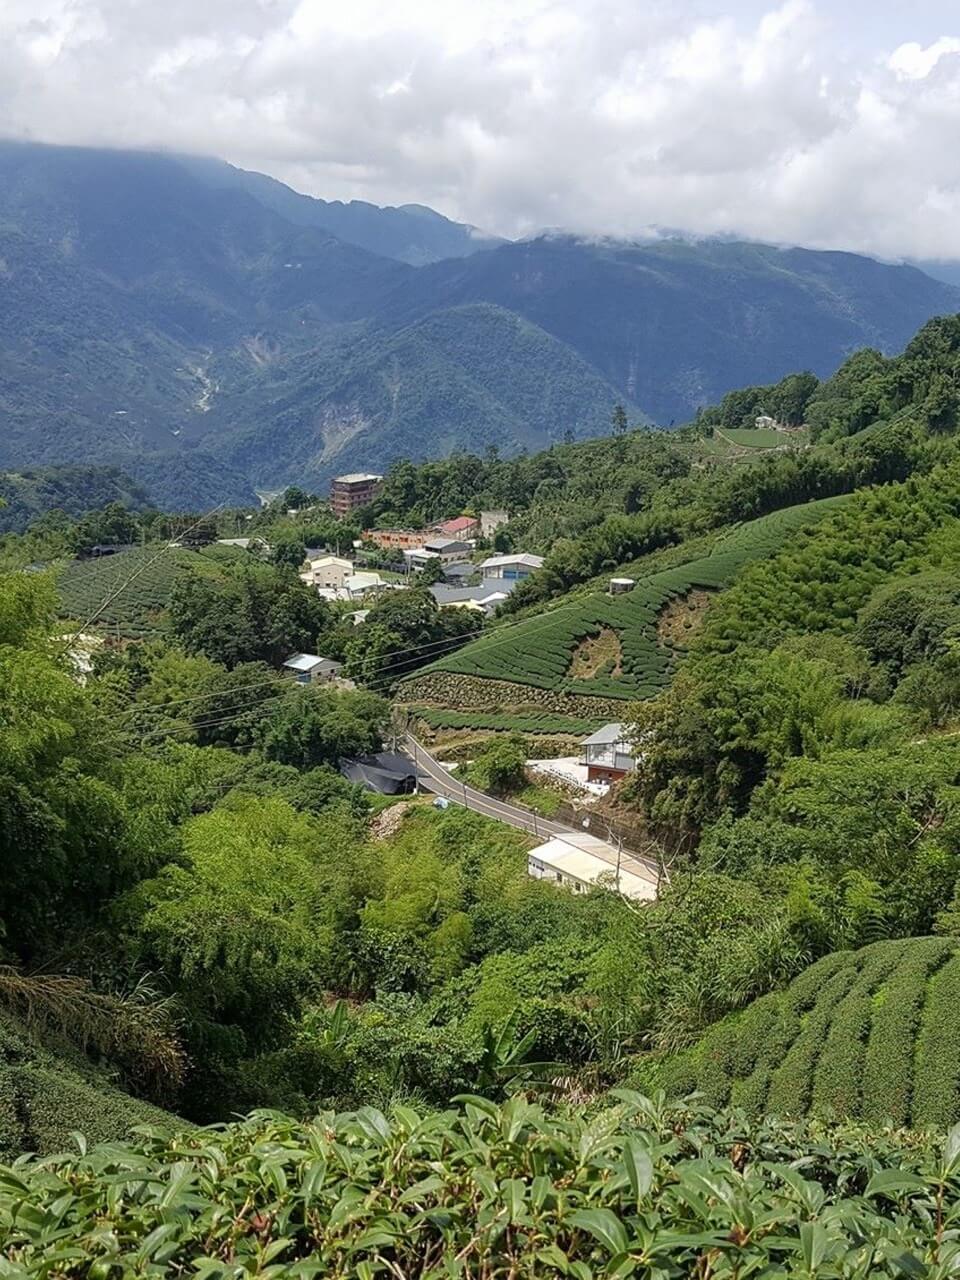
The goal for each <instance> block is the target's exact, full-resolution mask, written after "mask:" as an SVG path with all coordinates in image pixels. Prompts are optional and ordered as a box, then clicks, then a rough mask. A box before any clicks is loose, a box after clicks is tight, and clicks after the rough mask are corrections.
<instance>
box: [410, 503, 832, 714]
mask: <svg viewBox="0 0 960 1280" xmlns="http://www.w3.org/2000/svg"><path fill="white" fill-rule="evenodd" d="M842 501H843V499H836V498H829V499H825V500H824V501H822V502H814V503H807V504H805V505H803V506H799V507H791V508H788V509H787V510H784V511H777V512H774V513H773V514H772V515H769V516H763V517H761V518H760V519H758V520H753V521H751V522H750V523H749V524H745V525H741V526H739V527H738V528H737V529H736V530H733V531H732V532H731V533H730V534H728V535H727V536H726V537H724V538H723V539H722V540H721V541H720V542H719V543H718V545H717V546H716V547H715V549H714V550H713V551H712V552H711V554H710V555H708V556H703V557H701V558H700V559H698V560H692V561H690V562H688V563H687V564H682V565H678V566H676V567H674V568H672V569H664V570H661V571H660V572H659V573H654V574H651V575H650V576H649V577H647V578H645V579H643V580H641V581H640V582H638V583H637V585H636V586H635V587H634V589H633V590H632V591H630V592H627V593H626V594H624V595H621V596H615V597H611V596H608V595H606V594H605V593H601V592H595V593H593V594H591V595H588V596H583V597H580V598H577V599H574V600H571V601H570V602H569V603H567V604H564V605H561V606H560V607H559V608H557V609H555V610H553V611H552V612H550V613H547V614H543V615H541V616H539V617H536V618H529V619H526V620H525V621H523V622H520V623H515V624H512V625H507V626H504V627H500V628H496V629H494V630H493V631H491V632H490V633H489V635H486V636H482V637H480V639H478V640H476V641H475V642H474V643H473V644H471V645H467V646H466V647H465V648H463V649H461V650H459V651H458V652H457V653H454V654H450V655H448V656H446V657H444V658H443V659H441V660H440V661H439V662H437V663H435V664H434V665H433V666H432V667H430V668H429V670H431V671H449V672H456V673H459V674H462V675H468V676H478V677H480V678H482V679H491V680H504V679H506V680H509V681H511V682H513V683H516V684H521V685H532V686H535V687H538V688H544V689H555V690H559V691H569V692H571V693H578V694H587V695H590V696H595V697H601V698H614V699H617V698H619V699H629V698H647V697H653V696H655V695H656V693H657V692H658V691H659V690H660V689H662V688H663V687H664V685H665V684H666V682H667V679H668V677H669V673H670V668H671V664H672V661H673V657H674V655H673V653H672V652H671V650H669V649H667V648H665V647H664V646H663V645H661V644H660V643H659V641H658V638H657V630H656V627H657V619H658V617H659V615H660V613H661V612H662V610H663V608H664V607H665V606H666V605H667V604H668V603H669V602H670V601H671V600H673V599H676V598H677V597H682V596H685V595H687V594H688V593H689V592H690V591H692V590H694V589H696V588H705V589H718V588H720V587H723V586H726V585H727V584H728V583H730V582H731V581H732V580H733V578H734V577H735V576H736V574H737V573H738V572H739V570H740V569H741V568H742V567H743V566H744V565H746V564H748V563H749V562H751V561H752V560H755V559H758V558H760V557H762V556H766V555H769V554H771V553H772V552H774V551H776V550H778V549H779V548H780V547H781V546H782V545H783V543H784V542H785V540H786V539H787V538H788V537H789V536H790V535H791V534H792V533H793V532H794V531H795V530H796V529H798V528H801V527H803V526H804V525H806V524H810V523H812V522H815V521H816V520H818V519H820V518H822V517H823V516H825V515H827V514H829V512H831V511H832V510H834V509H835V508H836V507H837V506H838V505H839V504H840V502H842ZM602 630H613V631H615V632H616V633H617V636H618V637H619V640H620V647H621V655H622V657H621V666H622V674H620V675H616V676H614V675H612V674H598V675H596V676H594V677H592V678H585V679H584V678H579V677H572V676H570V675H569V674H568V673H569V669H570V664H571V660H572V657H573V654H574V651H575V649H576V647H577V645H578V644H579V643H581V641H583V640H585V639H588V638H589V637H592V636H598V635H599V634H600V632H601V631H602Z"/></svg>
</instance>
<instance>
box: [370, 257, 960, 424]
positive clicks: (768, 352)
mask: <svg viewBox="0 0 960 1280" xmlns="http://www.w3.org/2000/svg"><path fill="white" fill-rule="evenodd" d="M478 301H484V302H495V303H497V304H498V305H499V306H502V307H507V308H509V309H511V310H514V311H517V312H519V313H520V314H521V315H523V316H525V317H526V318H527V319H528V320H531V321H532V322H533V323H534V324H538V325H540V326H541V327H542V328H544V329H546V330H547V332H548V333H552V334H553V335H554V336H555V337H557V338H559V339H560V340H561V341H563V342H566V343H567V344H569V345H570V346H571V347H573V349H574V350H575V351H578V352H579V353H580V355H582V356H583V357H584V359H586V360H588V361H590V363H592V364H593V365H595V366H596V368H597V369H599V370H600V372H601V373H603V375H604V376H605V377H606V378H608V379H609V380H610V382H612V383H613V385H614V386H615V387H617V388H619V390H620V391H621V392H622V393H623V394H624V395H626V396H629V397H630V399H632V400H633V401H634V402H635V403H637V404H640V405H642V406H643V407H644V409H646V411H647V412H648V413H650V414H651V416H652V417H653V418H654V419H655V420H656V421H657V422H659V423H661V424H668V423H670V422H673V421H676V422H681V421H686V420H688V419H689V418H691V417H693V414H694V412H695V411H696V409H697V408H698V407H699V406H700V405H703V404H706V403H710V402H712V401H715V400H718V399H719V398H720V397H721V396H722V395H723V394H724V393H725V392H726V391H729V390H730V389H731V388H732V387H738V386H743V385H747V384H753V383H758V382H760V383H762V382H770V381H773V380H775V379H777V378H779V377H781V376H783V375H784V374H786V373H789V372H793V371H794V370H797V369H812V370H813V371H814V372H815V373H817V374H818V375H820V376H825V375H826V374H829V373H831V372H832V371H833V370H834V369H835V368H836V366H837V365H838V364H839V362H840V360H841V359H842V358H843V356H844V355H845V354H848V353H849V352H850V351H852V350H853V349H854V348H856V347H860V346H864V345H868V346H876V347H879V348H880V349H881V350H884V351H894V350H899V348H900V347H902V346H903V344H904V343H905V342H906V341H907V340H908V339H909V338H910V336H911V335H912V334H913V333H914V331H915V330H916V329H917V328H918V327H919V325H921V324H922V323H923V322H924V320H926V319H928V318H929V317H930V316H932V315H935V314H938V313H942V312H950V311H956V310H957V309H958V306H960V292H958V291H957V290H955V289H953V288H951V287H950V286H949V285H946V284H943V283H942V282H940V281H935V280H931V279H930V278H929V277H928V276H925V275H924V274H923V273H922V272H920V271H917V270H916V269H915V268H912V267H902V266H901V267H898V266H889V265H886V264H884V263H879V262H875V261H874V260H873V259H870V258H864V257H860V256H858V255H856V254H850V253H822V252H813V251H810V250H804V249H777V248H775V247H773V246H770V245H760V244H742V243H730V242H722V241H700V242H689V241H683V240H664V241H658V242H653V243H647V244H624V243H617V242H600V243H598V242H594V241H589V242H588V241H583V240H577V239H574V238H572V237H564V236H552V237H542V238H540V239H538V240H533V241H528V242H524V243H518V244H507V245H503V246H501V247H500V248H498V249H495V250H492V251H490V252H487V253H481V254H476V255H474V256H473V257H472V258H469V259H465V260H463V261H455V262H443V263H438V264H437V265H435V266H431V267H427V268H425V269H424V270H423V271H420V272H418V273H417V274H416V276H414V277H412V278H411V279H410V280H408V281H404V283H403V286H402V288H400V289H399V290H398V291H397V292H396V294H395V295H394V296H393V297H392V298H391V299H390V301H389V303H388V304H387V307H386V309H385V310H386V312H387V314H389V315H391V316H392V317H394V318H395V319H398V320H399V319H410V318H411V317H412V316H414V315H416V314H417V313H418V310H426V309H431V310H432V309H434V308H436V307H437V305H438V304H459V303H464V302H478Z"/></svg>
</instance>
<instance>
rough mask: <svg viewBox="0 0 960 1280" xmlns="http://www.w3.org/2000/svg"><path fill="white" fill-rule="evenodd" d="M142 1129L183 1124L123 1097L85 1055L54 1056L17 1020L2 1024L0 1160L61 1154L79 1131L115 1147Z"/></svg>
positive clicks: (0, 1051) (3, 1019) (1, 1022)
mask: <svg viewBox="0 0 960 1280" xmlns="http://www.w3.org/2000/svg"><path fill="white" fill-rule="evenodd" d="M137 1124H151V1125H159V1126H161V1127H162V1126H164V1125H166V1126H167V1127H174V1126H176V1127H182V1125H183V1122H182V1121H180V1120H175V1119H174V1117H173V1116H170V1115H167V1114H166V1112H163V1111H161V1110H159V1108H157V1107H154V1106H151V1105H150V1104H149V1103H146V1102H140V1101H139V1100H138V1099H136V1098H131V1097H130V1096H129V1095H127V1094H125V1093H121V1092H120V1090H119V1089H118V1088H116V1086H115V1084H114V1083H113V1081H112V1080H111V1078H110V1076H109V1074H108V1072H107V1071H101V1070H98V1069H97V1068H95V1067H94V1066H92V1065H91V1063H90V1062H89V1060H88V1059H87V1058H85V1057H83V1056H82V1055H80V1054H78V1053H74V1054H72V1055H70V1056H60V1055H57V1054H54V1053H50V1052H49V1051H48V1050H46V1049H43V1048H41V1047H40V1046H39V1045H37V1044H36V1043H35V1042H34V1040H33V1039H32V1038H31V1036H30V1035H29V1034H28V1033H27V1032H26V1031H25V1030H24V1029H23V1028H22V1027H21V1026H20V1025H19V1024H18V1023H17V1022H15V1021H14V1019H12V1018H9V1017H6V1016H5V1017H3V1018H0V1159H8V1160H13V1159H14V1158H15V1157H16V1156H18V1155H20V1154H21V1152H23V1151H41V1152H50V1151H61V1150H63V1148H64V1147H65V1146H67V1145H69V1143H70V1142H71V1137H70V1134H71V1132H72V1131H73V1130H77V1129H79V1130H82V1131H83V1133H85V1134H86V1135H87V1137H88V1138H89V1139H90V1141H91V1142H109V1141H114V1140H116V1139H119V1138H122V1137H123V1136H124V1135H125V1134H126V1133H128V1132H129V1131H130V1129H131V1128H132V1127H133V1126H134V1125H137Z"/></svg>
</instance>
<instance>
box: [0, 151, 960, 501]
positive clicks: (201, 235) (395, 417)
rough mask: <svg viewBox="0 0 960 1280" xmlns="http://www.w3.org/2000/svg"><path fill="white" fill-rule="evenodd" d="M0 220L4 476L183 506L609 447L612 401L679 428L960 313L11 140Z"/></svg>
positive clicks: (2, 158) (212, 167) (846, 272)
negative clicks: (593, 441)
mask: <svg viewBox="0 0 960 1280" xmlns="http://www.w3.org/2000/svg"><path fill="white" fill-rule="evenodd" d="M0 222H2V231H0V263H2V270H0V298H2V301H3V307H2V312H0V413H2V414H3V417H4V432H3V438H2V441H0V467H3V468H5V469H19V468H23V467H28V466H39V465H59V464H63V463H92V462H95V463H103V462H104V461H109V462H110V463H111V464H113V465H116V466H118V467H120V468H121V469H124V470H125V471H126V472H127V473H128V474H129V475H131V476H132V477H133V478H134V479H136V480H137V481H139V482H141V483H143V484H145V485H146V487H147V488H148V489H149V491H150V493H151V495H152V496H153V497H154V498H155V499H156V501H157V502H159V503H160V504H161V505H162V506H164V507H165V508H167V509H169V510H173V509H179V510H185V509H190V508H192V507H195V506H198V505H199V506H208V505H213V504H214V502H216V501H219V500H223V501H228V502H234V503H239V502H248V501H250V498H251V490H252V488H253V487H271V488H272V487H278V486H282V485H284V484H287V483H291V482H297V483H307V484H308V485H309V486H310V487H316V488H323V487H324V486H325V485H326V482H327V481H328V480H329V478H330V476H331V475H333V474H336V473H338V472H342V471H345V470H356V469H359V468H360V467H362V466H374V467H375V469H376V470H378V471H381V470H383V469H384V468H385V466H386V465H387V464H388V463H390V462H391V461H393V460H395V459H399V458H403V457H412V458H414V459H417V460H419V459H423V458H427V457H437V456H438V455H440V454H442V453H445V452H448V451H451V450H454V449H457V448H460V449H462V448H464V447H469V448H470V449H472V450H474V451H477V450H479V451H483V450H484V449H487V448H494V447H495V448H499V449H501V450H502V451H504V452H507V451H510V452H515V451H516V450H517V449H518V448H529V449H537V448H543V447H546V446H547V445H549V444H550V443H553V442H557V443H558V442H560V441H562V440H564V439H565V438H568V437H571V436H572V437H587V436H596V435H599V434H602V433H603V432H605V431H606V430H607V428H608V425H609V422H610V418H611V413H612V411H613V408H614V406H615V405H616V404H617V403H618V402H620V403H622V404H623V405H624V406H625V407H626V409H627V411H628V415H629V417H630V420H631V421H632V422H633V423H634V424H638V423H640V422H643V421H653V422H657V423H659V424H660V425H663V426H667V425H673V424H677V423H681V422H684V421H687V420H689V419H691V418H692V417H693V416H694V415H695V413H696V411H697V410H698V409H699V408H701V407H703V406H705V405H707V404H710V403H711V402H715V401H717V400H719V399H720V397H721V396H722V395H723V394H724V392H726V391H728V390H730V389H731V388H732V387H737V386H739V385H741V384H743V383H745V382H749V383H751V384H756V385H763V384H766V383H769V382H771V381H773V380H776V379H778V378H780V377H782V376H783V375H785V374H788V373H790V372H792V371H793V370H796V369H811V370H812V371H813V372H814V373H815V374H816V375H818V376H821V377H823V376H826V375H828V374H830V373H832V372H833V370H834V369H835V368H836V367H837V366H838V365H839V364H840V363H841V362H842V361H843V359H844V358H845V357H846V356H847V355H848V354H849V353H850V351H851V350H854V349H855V348H857V347H860V346H862V345H863V344H865V343H866V344H869V345H870V346H872V347H876V348H878V349H879V350H881V351H883V352H887V353H892V352H896V351H898V350H899V349H900V348H901V347H902V345H903V344H904V343H905V342H906V341H907V339H908V338H909V336H910V334H911V333H912V332H913V331H914V330H915V329H916V328H917V326H918V325H920V324H921V323H922V322H923V321H924V320H926V319H928V318H929V317H930V316H932V315H935V314H938V313H946V312H953V311H955V310H956V309H957V305H958V297H960V294H958V293H957V292H956V291H955V290H954V289H953V288H952V287H951V286H949V285H946V284H943V283H941V282H939V281H936V280H933V279H931V278H930V277H928V276H926V275H924V274H923V273H922V272H920V271H917V270H916V269H914V268H911V267H896V266H891V265H887V264H882V263H878V262H874V261H872V260H870V259H867V258H861V257H857V256H856V255H851V254H832V253H814V252H807V251H803V250H781V249H775V248H771V247H769V246H763V245H752V244H736V243H732V242H726V241H718V242H711V241H702V242H687V241H682V240H679V239H665V240H658V241H652V242H649V243H643V244H619V243H599V242H596V241H589V242H588V241H584V240H577V239H574V238H570V237H566V238H565V237H550V236H547V237H540V238H538V239H535V240H532V241H528V242H523V243H519V244H496V243H495V244H494V247H492V248H484V249H481V250H480V251H478V252H472V250H473V249H474V248H476V240H475V238H474V236H473V234H472V232H471V229H470V228H467V227H463V226H460V225H458V224H454V223H450V222H448V221H447V220H445V219H442V218H440V217H439V215H436V214H433V213H432V212H431V211H429V210H422V209H418V208H416V207H410V206H407V207H405V208H402V209H384V210H378V209H374V208H373V207H372V206H355V205H353V204H350V205H345V206H344V205H340V206H338V205H336V204H325V203H324V202H323V201H316V200H312V199H310V198H308V197H305V196H300V195H298V194H297V193H296V192H293V191H291V190H290V189H289V188H286V187H284V186H283V185H282V184H280V183H276V182H274V181H272V180H270V179H268V178H264V177H263V176H262V175H257V174H244V173H241V172H240V171H238V170H234V169H231V168H230V167H229V166H221V165H218V164H216V163H214V162H209V161H185V160H184V159H182V158H178V157H176V156H171V155H155V154H150V153H146V152H123V151H95V150H83V149H80V148H58V147H41V146H33V145H29V144H23V143H11V142H5V143H3V144H2V145H0ZM436 259H442V260H436ZM411 263H418V264H424V265H411ZM164 459H169V464H168V465H164V461H163V460H164Z"/></svg>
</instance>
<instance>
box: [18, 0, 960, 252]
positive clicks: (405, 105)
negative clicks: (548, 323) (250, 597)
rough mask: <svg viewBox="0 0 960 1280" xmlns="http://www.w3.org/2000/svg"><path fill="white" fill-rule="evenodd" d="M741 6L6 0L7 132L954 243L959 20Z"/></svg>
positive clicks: (510, 198)
mask: <svg viewBox="0 0 960 1280" xmlns="http://www.w3.org/2000/svg"><path fill="white" fill-rule="evenodd" d="M738 5H740V8H739V12H740V13H741V14H742V12H743V7H742V4H741V3H740V0H730V11H728V12H727V14H726V15H725V16H720V17H707V16H700V17H699V18H693V17H691V16H689V13H690V10H691V9H692V7H693V6H692V5H683V4H678V3H675V2H674V3H671V0H406V2H405V3H404V4H390V3H387V0H349V3H344V4H335V3H334V2H333V0H201V2H200V3H198V2H197V0H164V3H163V4H157V3H156V2H155V0H3V3H2V4H0V132H2V133H4V134H6V135H8V136H21V137H32V138H37V139H45V140H49V141H54V142H77V143H96V144H106V145H116V146H162V147H170V148H174V149H180V150H191V151H197V152H206V153H213V154H218V155H222V156H224V157H225V158H227V159H229V160H232V161H234V162H235V163H238V164H242V165H245V166H247V167H251V168H260V169H263V170H265V171H267V172H270V173H273V174H275V175H276V176H278V177H280V178H283V179H284V180H286V181H289V182H291V183H292V185H294V186H297V187H299V188H300V189H304V190H309V191H311V192H313V193H315V194H317V195H323V196H326V197H330V198H351V197H357V198H362V199H367V200H374V201H377V202H379V203H396V202H402V201H417V202H420V203H424V204H432V205H434V206H435V207H437V208H439V209H441V210H442V211H443V212H445V213H449V214H451V215H452V216H456V217H461V218H465V219H467V220H469V221H473V222H476V223H479V224H480V225H482V226H485V227H487V228H489V229H490V230H494V231H500V232H502V233H505V234H508V235H516V234H524V233H526V232H529V231H532V230H535V229H537V228H539V227H542V226H565V227H569V228H572V229H575V230H579V231H584V232H589V233H597V234H604V233H612V234H628V235H629V234H635V233H637V232H639V231H642V229H643V228H645V227H647V226H650V225H654V224H660V225H666V226H671V227H685V228H688V229H690V230H693V231H698V232H705V233H706V232H717V231H733V232H737V233H740V234H743V235H747V236H753V237H758V238H764V239H770V240H777V241H793V242H800V243H806V244H812V245H819V246H830V247H843V248H852V249H860V250H865V251H868V252H874V253H879V254H885V255H889V256H898V255H911V256H947V257H949V256H955V257H960V155H958V154H957V152H956V148H955V139H956V137H957V132H958V126H960V37H956V36H952V35H950V34H944V35H943V36H942V37H941V38H939V39H934V40H932V41H931V40H930V39H929V37H928V38H927V40H926V42H921V41H918V40H909V39H904V37H909V36H910V35H911V34H913V33H912V32H911V31H910V29H909V15H907V16H906V17H904V18H903V23H902V25H903V29H902V30H900V31H899V33H898V36H897V39H898V40H899V41H900V42H899V43H897V42H896V40H893V39H891V40H890V42H889V44H888V45H887V47H886V48H885V49H884V48H875V49H869V50H868V49H862V48H861V49H860V51H859V52H858V53H857V54H856V56H854V55H853V54H851V52H850V49H849V47H848V46H847V45H846V44H844V43H843V42H842V41H838V40H837V39H835V32H834V29H833V27H832V25H831V22H832V17H831V9H832V6H829V5H828V4H827V0H818V2H815V0H787V2H786V3H783V4H780V5H776V4H775V3H774V0H771V3H770V5H769V6H768V8H767V11H766V12H763V10H762V8H758V7H757V6H756V5H755V4H754V5H753V6H752V7H753V16H752V18H751V19H750V20H749V21H748V20H747V19H746V18H744V17H743V16H740V17H738V16H737V12H736V11H735V10H736V9H737V6H738ZM887 31H888V32H889V24H888V27H887ZM886 38H889V35H888V36H887V37H886ZM840 49H843V50H844V52H843V53H841V52H838V50H840Z"/></svg>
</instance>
